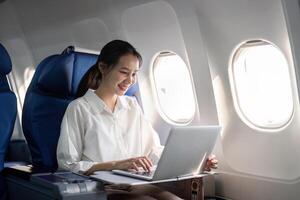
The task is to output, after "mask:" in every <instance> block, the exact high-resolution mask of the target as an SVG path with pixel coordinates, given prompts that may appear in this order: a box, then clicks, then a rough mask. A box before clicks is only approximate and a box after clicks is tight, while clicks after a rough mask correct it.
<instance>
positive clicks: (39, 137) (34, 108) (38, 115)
mask: <svg viewBox="0 0 300 200" xmlns="http://www.w3.org/2000/svg"><path fill="white" fill-rule="evenodd" d="M97 56H98V55H94V54H89V53H81V52H75V51H74V47H68V48H67V49H66V50H64V52H63V53H62V54H60V55H53V56H49V57H47V58H46V59H44V60H43V61H42V62H41V63H40V64H39V65H38V67H37V69H36V71H35V74H34V76H33V79H32V81H31V83H30V85H29V87H28V90H27V93H26V96H25V101H24V106H23V117H22V125H23V131H24V135H25V137H26V139H27V142H28V146H29V150H30V153H31V157H32V164H33V166H34V167H35V169H37V170H42V171H55V170H56V169H57V159H56V148H57V142H58V139H59V134H60V125H61V121H62V118H63V116H64V113H65V110H66V108H67V106H68V104H69V103H70V102H71V101H72V100H74V99H75V98H76V92H77V89H78V86H79V83H80V81H81V79H82V77H83V76H84V74H85V73H86V72H87V71H88V69H89V68H90V67H91V66H93V65H94V64H95V63H96V61H97ZM135 88H137V87H136V86H135ZM134 91H136V89H131V90H130V92H131V94H134V93H135V92H134Z"/></svg>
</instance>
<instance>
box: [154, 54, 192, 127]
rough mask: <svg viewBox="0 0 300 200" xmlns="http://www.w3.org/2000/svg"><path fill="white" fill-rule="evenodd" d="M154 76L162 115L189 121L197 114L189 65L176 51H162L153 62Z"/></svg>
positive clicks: (185, 121) (176, 121)
mask: <svg viewBox="0 0 300 200" xmlns="http://www.w3.org/2000/svg"><path fill="white" fill-rule="evenodd" d="M153 78H154V84H155V88H156V93H157V99H158V103H159V106H160V109H161V111H162V114H163V115H162V116H164V117H167V118H168V119H169V120H171V122H174V123H187V122H189V121H191V120H192V118H193V117H194V114H195V109H196V107H195V104H196V103H195V97H194V92H193V87H192V80H191V76H190V73H189V70H188V67H187V66H186V64H185V63H184V61H183V60H182V59H181V58H180V57H179V56H178V55H176V54H175V53H172V52H161V53H159V54H158V56H157V57H156V58H155V60H154V63H153Z"/></svg>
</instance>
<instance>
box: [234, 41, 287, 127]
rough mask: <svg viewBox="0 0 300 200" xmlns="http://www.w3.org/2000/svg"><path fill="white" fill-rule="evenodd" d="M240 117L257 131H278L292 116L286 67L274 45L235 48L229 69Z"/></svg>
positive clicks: (262, 43)
mask: <svg viewBox="0 0 300 200" xmlns="http://www.w3.org/2000/svg"><path fill="white" fill-rule="evenodd" d="M229 75H230V77H231V86H232V89H233V90H232V91H233V96H234V100H235V107H236V109H237V111H238V113H239V115H240V117H241V118H242V119H244V120H246V122H250V123H251V124H252V125H254V126H257V127H260V128H273V129H274V128H280V127H282V126H284V125H285V124H286V123H287V122H288V121H289V119H290V118H291V116H292V114H293V98H292V88H291V79H290V74H289V66H288V63H287V60H286V58H285V56H284V55H283V53H282V52H281V51H280V50H279V48H278V47H276V46H275V45H273V44H271V43H269V42H266V41H262V40H255V41H249V42H246V43H244V44H242V45H240V46H239V48H237V50H236V51H235V53H234V55H233V59H232V63H231V67H230V69H229Z"/></svg>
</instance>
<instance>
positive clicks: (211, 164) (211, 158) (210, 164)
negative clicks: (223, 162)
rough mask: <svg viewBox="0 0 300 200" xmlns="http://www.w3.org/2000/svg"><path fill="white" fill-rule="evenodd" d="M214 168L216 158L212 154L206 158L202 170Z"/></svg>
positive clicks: (216, 162) (215, 166)
mask: <svg viewBox="0 0 300 200" xmlns="http://www.w3.org/2000/svg"><path fill="white" fill-rule="evenodd" d="M216 168H218V160H217V159H216V156H215V155H213V154H212V155H210V156H209V157H208V159H207V161H206V166H205V168H204V170H206V171H210V170H211V169H216Z"/></svg>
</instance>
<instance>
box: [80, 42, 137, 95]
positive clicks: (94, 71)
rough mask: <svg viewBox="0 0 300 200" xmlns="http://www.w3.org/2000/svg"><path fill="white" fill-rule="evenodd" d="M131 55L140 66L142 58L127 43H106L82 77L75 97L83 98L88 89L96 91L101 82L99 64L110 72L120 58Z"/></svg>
mask: <svg viewBox="0 0 300 200" xmlns="http://www.w3.org/2000/svg"><path fill="white" fill-rule="evenodd" d="M126 54H131V55H134V56H136V57H137V59H138V60H139V65H140V66H141V64H142V56H141V55H140V54H139V52H137V50H136V49H135V48H134V47H133V46H132V45H131V44H129V43H128V42H126V41H122V40H113V41H111V42H109V43H107V44H106V45H105V46H104V47H103V48H102V49H101V52H100V55H99V56H98V59H97V62H96V64H94V65H93V66H92V67H91V68H90V69H89V70H88V71H87V72H86V73H85V75H84V76H83V77H82V79H81V81H80V83H79V86H78V90H77V93H76V96H77V97H81V96H83V95H84V94H85V93H86V91H87V90H88V89H94V90H96V89H97V88H98V87H99V85H100V82H101V79H102V74H101V72H100V69H99V65H100V63H103V64H105V66H106V69H105V70H108V71H110V70H112V69H113V68H114V67H115V66H116V65H117V64H118V62H119V59H120V57H122V56H124V55H126Z"/></svg>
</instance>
